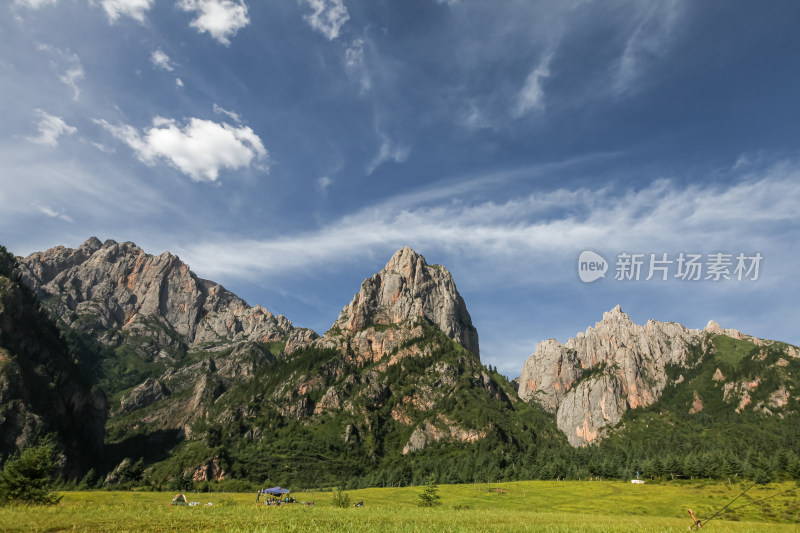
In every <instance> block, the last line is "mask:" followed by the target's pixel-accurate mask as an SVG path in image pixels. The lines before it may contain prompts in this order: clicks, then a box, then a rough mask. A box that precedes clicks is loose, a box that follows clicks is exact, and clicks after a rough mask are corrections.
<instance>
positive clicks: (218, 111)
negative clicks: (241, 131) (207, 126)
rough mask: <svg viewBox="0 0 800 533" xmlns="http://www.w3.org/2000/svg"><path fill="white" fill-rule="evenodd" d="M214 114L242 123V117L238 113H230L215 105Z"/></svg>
mask: <svg viewBox="0 0 800 533" xmlns="http://www.w3.org/2000/svg"><path fill="white" fill-rule="evenodd" d="M214 113H216V114H218V115H225V116H226V117H228V118H230V119H231V120H233V121H234V122H236V123H237V124H241V123H242V117H240V116H239V114H238V113H234V112H233V111H228V110H227V109H225V108H223V107H220V106H218V105H217V104H214Z"/></svg>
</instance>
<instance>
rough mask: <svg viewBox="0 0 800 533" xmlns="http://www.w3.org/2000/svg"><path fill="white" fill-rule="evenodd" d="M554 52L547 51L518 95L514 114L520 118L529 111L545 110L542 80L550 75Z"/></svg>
mask: <svg viewBox="0 0 800 533" xmlns="http://www.w3.org/2000/svg"><path fill="white" fill-rule="evenodd" d="M552 58H553V54H552V52H548V53H545V54H544V56H542V59H541V60H540V61H539V64H538V65H537V66H536V68H534V69H533V71H531V73H530V74H528V78H527V79H526V80H525V85H524V86H523V87H522V90H520V92H519V94H518V95H517V105H516V108H515V109H514V116H515V117H517V118H519V117H521V116H523V115H524V114H526V113H528V112H529V111H532V110H536V111H544V89H542V80H544V79H545V78H547V77H548V76H550V60H551V59H552Z"/></svg>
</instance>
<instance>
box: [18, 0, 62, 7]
mask: <svg viewBox="0 0 800 533" xmlns="http://www.w3.org/2000/svg"><path fill="white" fill-rule="evenodd" d="M57 2H58V0H14V5H15V6H22V7H28V8H31V9H39V8H40V7H43V6H47V5H56V3H57Z"/></svg>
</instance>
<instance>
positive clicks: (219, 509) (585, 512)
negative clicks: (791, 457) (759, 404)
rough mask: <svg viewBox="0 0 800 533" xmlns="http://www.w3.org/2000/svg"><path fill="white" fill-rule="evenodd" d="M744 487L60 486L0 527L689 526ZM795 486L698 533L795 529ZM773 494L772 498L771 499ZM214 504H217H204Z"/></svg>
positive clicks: (747, 502) (759, 497) (772, 488)
mask: <svg viewBox="0 0 800 533" xmlns="http://www.w3.org/2000/svg"><path fill="white" fill-rule="evenodd" d="M748 486H749V484H733V485H728V484H727V483H725V484H722V483H691V482H670V483H652V484H651V483H648V484H644V485H632V484H631V483H622V482H618V481H602V482H586V481H566V482H555V481H524V482H509V483H496V484H495V483H493V484H491V485H489V484H486V483H483V484H475V485H441V486H440V487H439V494H440V495H441V497H442V500H441V501H442V505H440V506H439V507H436V508H433V509H427V508H420V507H417V505H416V502H417V500H418V494H419V493H420V492H421V489H420V488H385V489H383V488H381V489H363V490H354V491H348V492H347V494H348V495H349V496H350V499H351V502H357V501H364V504H365V507H364V508H358V509H356V508H348V509H338V508H334V507H332V505H331V499H332V496H333V493H331V492H307V493H297V494H295V495H294V496H295V497H296V499H297V500H298V501H314V502H315V505H314V507H309V506H303V505H297V504H290V505H285V506H282V507H278V508H275V507H265V506H264V505H263V503H262V504H256V503H255V494H229V493H187V494H186V497H187V499H188V500H189V501H196V502H199V503H200V504H201V505H199V506H196V507H170V506H169V503H170V501H171V499H172V497H173V496H174V494H172V493H158V492H107V491H93V492H65V493H63V496H64V498H63V500H62V501H61V503H60V504H59V505H57V506H53V507H6V508H0V531H3V532H5V531H9V532H10V531H67V530H68V531H115V532H121V531H276V530H280V531H359V532H360V531H526V530H530V531H533V530H536V531H686V530H687V528H688V527H689V526H690V525H691V520H690V519H689V516H688V514H687V512H686V509H688V508H691V509H693V510H694V512H695V514H696V515H697V516H698V517H699V518H701V519H705V518H709V517H711V516H712V515H713V514H714V513H715V512H716V511H717V510H718V509H720V508H722V507H723V506H724V505H726V504H727V503H728V502H730V500H732V499H733V498H734V497H736V496H737V495H738V494H740V493H741V492H742V491H743V490H744V489H745V488H747V487H748ZM796 486H797V485H796V484H794V483H773V484H771V485H768V486H764V487H762V486H757V487H753V488H752V489H751V490H750V491H748V492H747V494H745V495H744V496H742V497H741V498H740V499H739V500H737V501H736V502H735V503H734V504H733V505H731V506H730V508H729V509H731V510H732V511H730V512H726V513H725V514H723V515H721V516H720V517H719V518H718V519H715V520H714V521H712V522H710V523H709V524H708V525H707V526H706V527H705V528H704V529H703V530H704V531H797V528H798V526H797V524H798V523H800V503H799V500H798V494H799V493H800V490H798V491H791V492H786V493H785V494H780V495H778V496H775V495H777V494H779V493H781V492H784V491H787V490H788V489H793V488H794V487H796ZM773 496H774V497H773ZM209 502H213V503H214V505H213V506H208V505H205V504H207V503H209Z"/></svg>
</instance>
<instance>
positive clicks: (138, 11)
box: [100, 0, 155, 23]
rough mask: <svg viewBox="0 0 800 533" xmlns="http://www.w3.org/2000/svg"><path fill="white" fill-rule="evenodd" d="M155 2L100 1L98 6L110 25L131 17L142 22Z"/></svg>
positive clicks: (138, 0)
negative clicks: (101, 8) (120, 19)
mask: <svg viewBox="0 0 800 533" xmlns="http://www.w3.org/2000/svg"><path fill="white" fill-rule="evenodd" d="M154 3H155V0H101V1H100V5H101V6H102V7H103V10H104V11H105V12H106V16H107V17H108V21H109V22H111V23H114V22H116V21H117V20H119V18H120V17H131V18H132V19H134V20H136V21H139V22H144V20H145V15H146V14H147V12H148V11H150V9H151V8H152V7H153V4H154Z"/></svg>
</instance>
